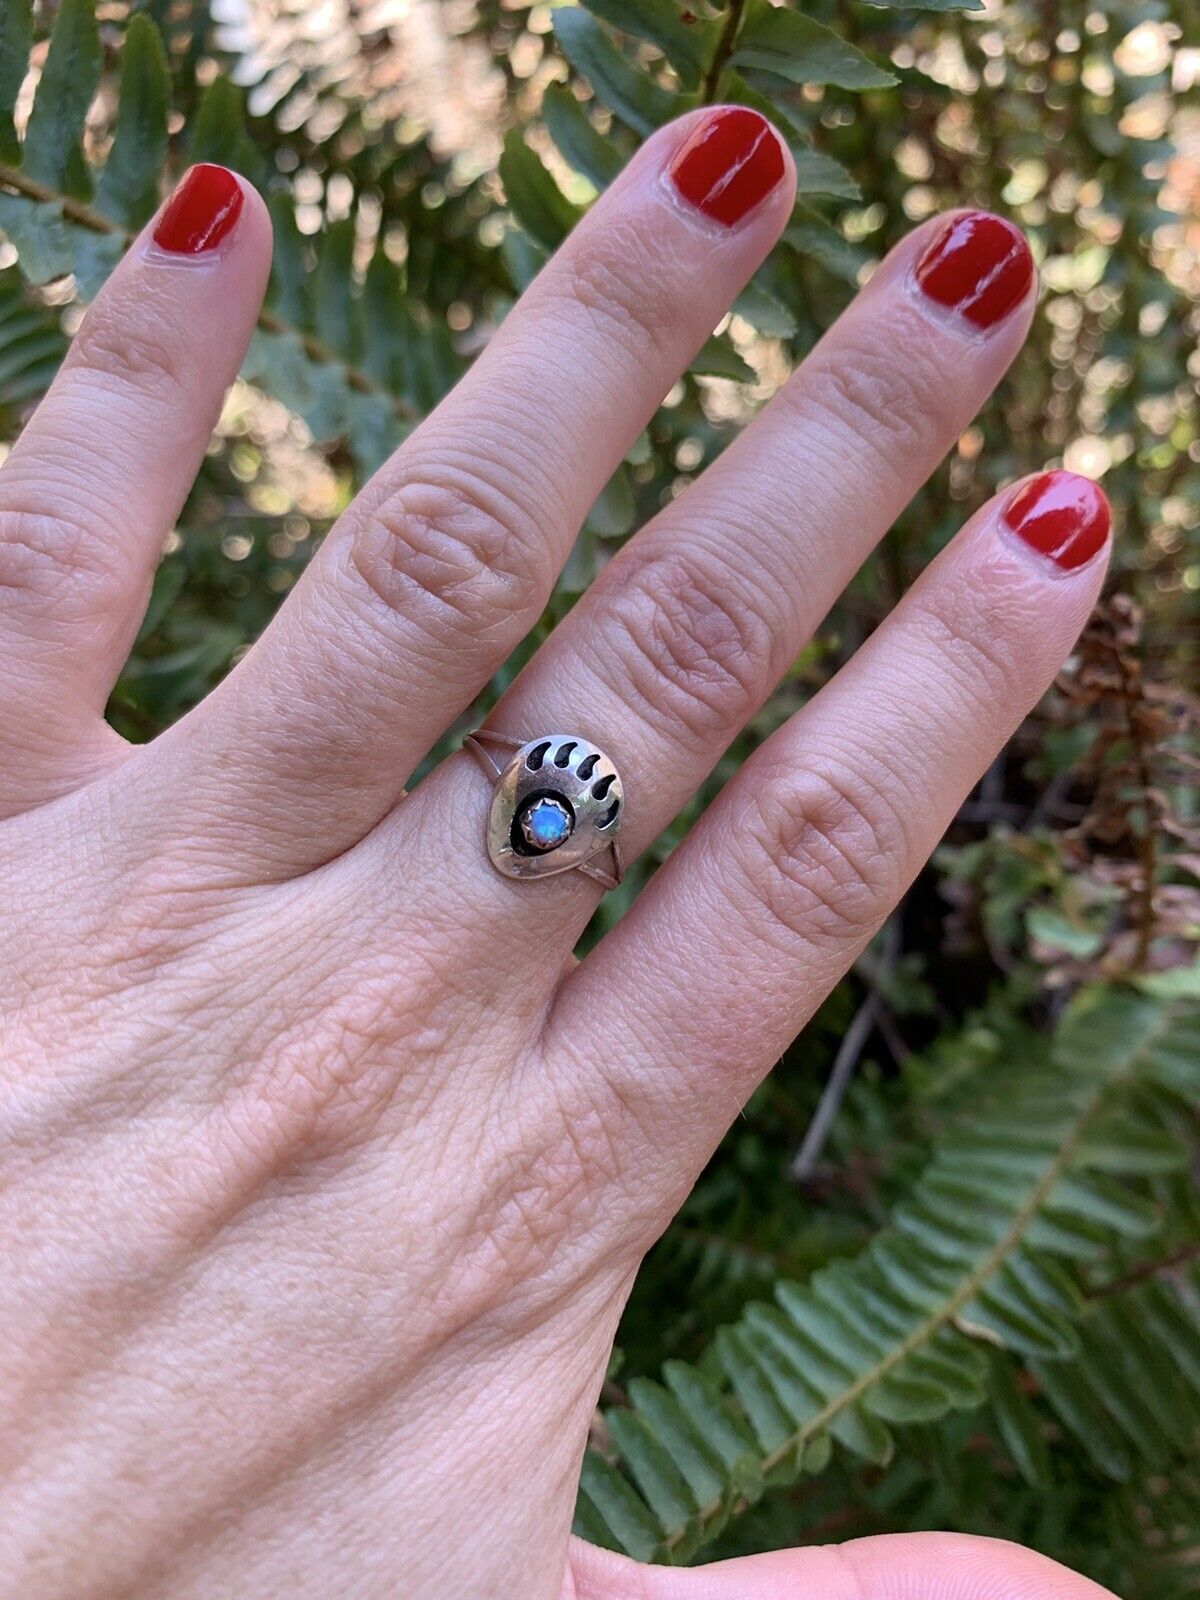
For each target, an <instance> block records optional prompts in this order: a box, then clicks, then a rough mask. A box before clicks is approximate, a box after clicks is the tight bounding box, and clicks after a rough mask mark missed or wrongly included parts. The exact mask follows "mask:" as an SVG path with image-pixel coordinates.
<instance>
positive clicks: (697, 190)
mask: <svg viewBox="0 0 1200 1600" xmlns="http://www.w3.org/2000/svg"><path fill="white" fill-rule="evenodd" d="M669 171H670V175H671V181H672V182H673V183H674V185H675V187H676V189H678V191H679V193H680V194H681V195H682V196H683V198H684V199H685V200H686V201H687V202H688V204H689V205H693V206H695V207H696V209H697V211H703V213H704V215H705V216H706V217H712V218H713V219H714V220H715V221H716V222H720V223H723V224H724V226H725V227H727V228H732V227H733V226H734V224H735V223H738V222H740V221H741V220H742V218H743V217H744V216H745V215H746V213H747V212H748V211H752V210H753V209H754V207H755V206H756V205H758V203H759V202H760V201H761V200H765V199H766V197H767V196H768V195H769V194H770V192H771V190H772V189H773V188H774V187H775V185H776V184H777V183H778V182H779V180H780V178H782V177H783V150H782V149H781V148H780V144H779V137H778V135H777V134H776V132H775V130H774V129H773V128H772V127H771V124H770V123H769V122H768V121H767V119H766V118H765V117H760V116H759V114H758V112H757V111H747V110H746V109H745V107H744V106H723V107H722V108H721V110H719V111H714V112H713V113H712V114H711V116H707V117H705V119H704V121H703V122H701V123H700V125H699V127H697V128H696V129H694V130H693V132H692V135H691V137H690V138H689V139H687V140H686V141H685V142H684V144H682V145H681V146H680V148H679V149H678V150H677V151H676V152H675V159H674V160H673V161H672V162H671V166H670V168H669Z"/></svg>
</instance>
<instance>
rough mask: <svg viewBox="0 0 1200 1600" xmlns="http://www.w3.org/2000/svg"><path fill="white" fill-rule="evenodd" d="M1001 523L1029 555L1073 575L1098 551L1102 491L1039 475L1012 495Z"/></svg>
mask: <svg viewBox="0 0 1200 1600" xmlns="http://www.w3.org/2000/svg"><path fill="white" fill-rule="evenodd" d="M1004 521H1005V523H1006V524H1007V526H1008V527H1009V528H1011V530H1012V531H1013V533H1015V534H1019V535H1020V537H1021V538H1022V539H1024V541H1025V543H1026V544H1027V545H1029V546H1030V547H1031V548H1032V549H1034V550H1036V551H1038V552H1039V554H1041V555H1044V556H1048V557H1049V558H1050V560H1051V561H1053V562H1054V564H1055V565H1056V566H1058V567H1061V568H1062V569H1063V571H1064V572H1073V571H1074V570H1075V568H1076V567H1082V566H1084V565H1085V564H1086V563H1087V562H1089V561H1090V560H1091V559H1092V557H1093V556H1094V555H1095V554H1096V552H1097V551H1098V550H1100V549H1102V548H1103V546H1104V542H1105V540H1106V539H1107V538H1108V529H1109V523H1110V521H1111V515H1110V512H1109V509H1108V501H1107V500H1106V499H1105V497H1104V493H1103V491H1102V490H1101V489H1099V488H1098V487H1097V485H1096V484H1094V483H1093V482H1092V480H1091V479H1090V478H1081V477H1080V476H1079V474H1078V473H1076V472H1043V473H1042V474H1041V475H1040V476H1039V477H1036V478H1031V479H1030V480H1029V482H1028V483H1023V484H1022V485H1021V487H1020V488H1019V489H1018V490H1017V492H1016V493H1015V494H1014V495H1013V497H1012V499H1011V500H1010V501H1009V502H1008V504H1007V505H1006V506H1005V508H1004Z"/></svg>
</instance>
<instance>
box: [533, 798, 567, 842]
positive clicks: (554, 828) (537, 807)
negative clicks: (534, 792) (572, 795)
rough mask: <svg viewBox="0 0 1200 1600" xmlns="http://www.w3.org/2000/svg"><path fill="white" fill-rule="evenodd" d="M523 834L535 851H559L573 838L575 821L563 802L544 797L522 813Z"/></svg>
mask: <svg viewBox="0 0 1200 1600" xmlns="http://www.w3.org/2000/svg"><path fill="white" fill-rule="evenodd" d="M520 822H521V832H522V834H523V835H524V836H525V840H526V842H527V843H528V844H529V845H530V846H531V848H532V849H534V850H541V851H545V850H557V849H558V847H559V845H560V844H565V843H566V842H567V840H568V839H569V838H570V837H571V829H572V828H573V827H574V820H573V818H572V816H571V813H570V812H569V811H568V810H567V808H566V806H565V805H563V803H562V801H561V800H552V799H549V798H547V797H546V796H542V797H541V798H540V799H537V800H535V801H534V802H533V804H532V805H530V806H529V807H527V809H526V810H525V811H523V812H522V813H521V819H520Z"/></svg>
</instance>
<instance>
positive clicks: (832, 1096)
mask: <svg viewBox="0 0 1200 1600" xmlns="http://www.w3.org/2000/svg"><path fill="white" fill-rule="evenodd" d="M899 951H900V923H899V919H898V918H896V917H892V918H891V919H890V920H889V921H888V922H887V924H886V925H885V927H884V930H883V951H882V953H881V955H880V958H879V965H878V967H877V969H876V974H875V978H874V979H873V980H872V982H871V987H870V990H869V992H868V994H867V997H866V999H865V1000H864V1001H863V1003H862V1005H860V1006H859V1008H858V1010H857V1011H856V1012H855V1013H854V1018H853V1020H852V1022H851V1023H850V1026H849V1027H848V1028H847V1029H846V1032H845V1035H844V1037H843V1039H842V1042H841V1044H840V1045H839V1046H838V1053H837V1055H836V1056H835V1057H834V1061H833V1067H832V1068H831V1070H830V1073H829V1077H828V1080H827V1081H826V1084H825V1087H824V1089H823V1090H822V1091H821V1098H820V1100H819V1101H818V1103H817V1109H816V1111H815V1112H814V1113H813V1119H812V1121H811V1122H810V1123H809V1125H808V1131H807V1132H806V1133H805V1135H804V1139H803V1141H802V1143H801V1145H800V1148H799V1150H797V1151H796V1154H795V1155H794V1156H793V1157H792V1165H791V1169H790V1171H791V1176H792V1178H793V1180H794V1181H795V1182H796V1183H805V1182H807V1180H808V1179H809V1178H811V1177H812V1175H813V1171H814V1169H815V1167H816V1165H817V1162H818V1161H819V1160H820V1157H821V1151H822V1150H823V1149H824V1148H825V1141H826V1139H827V1138H828V1137H829V1133H830V1130H831V1129H832V1127H833V1124H834V1121H835V1119H836V1117H837V1114H838V1112H839V1111H840V1110H841V1107H842V1101H843V1100H844V1099H845V1097H846V1090H847V1089H848V1088H849V1087H850V1079H851V1078H852V1077H853V1076H854V1069H855V1067H856V1066H857V1065H858V1062H859V1058H860V1057H861V1055H862V1053H863V1049H864V1048H865V1046H866V1043H867V1040H868V1039H869V1038H870V1037H871V1032H872V1030H873V1028H874V1027H875V1025H876V1023H877V1022H878V1021H879V1016H880V1013H881V1012H882V1010H883V1000H882V999H881V997H880V994H879V989H878V987H877V983H878V980H879V979H880V978H886V976H887V975H888V973H889V972H891V970H892V968H893V967H894V966H895V965H896V957H897V955H898V954H899Z"/></svg>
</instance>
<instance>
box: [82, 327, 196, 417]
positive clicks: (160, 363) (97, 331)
mask: <svg viewBox="0 0 1200 1600" xmlns="http://www.w3.org/2000/svg"><path fill="white" fill-rule="evenodd" d="M64 372H66V373H70V374H72V375H73V377H74V378H75V379H76V380H77V381H78V380H80V379H82V380H84V381H87V380H88V379H89V378H94V379H95V380H96V381H98V382H100V383H101V384H102V385H103V386H104V389H105V391H106V394H107V395H109V396H111V394H112V392H113V391H114V390H120V389H124V390H128V391H129V392H130V393H131V394H132V395H133V396H134V397H135V398H136V399H137V401H138V403H139V405H144V404H145V401H146V399H147V398H151V399H154V400H157V401H159V402H160V403H162V402H172V401H178V402H183V403H186V405H187V406H188V409H189V411H190V410H191V409H192V408H194V405H195V393H194V386H193V384H192V383H191V382H190V381H189V379H188V377H187V375H186V374H185V371H184V367H183V365H182V363H181V359H180V347H179V338H178V334H177V333H176V332H175V331H174V330H173V328H172V326H171V324H170V323H169V322H168V321H166V320H164V319H163V317H162V316H161V314H158V315H156V314H155V312H154V310H153V307H152V306H147V305H146V304H144V303H143V304H137V305H135V304H133V303H129V304H128V305H122V304H120V303H118V304H117V305H116V306H114V305H113V304H112V303H111V302H108V303H106V304H105V306H104V307H103V308H100V307H97V308H96V310H95V311H93V312H92V313H91V314H90V315H89V316H86V317H85V318H84V319H83V323H82V325H81V326H80V329H79V332H78V333H77V334H76V335H75V338H74V341H73V342H72V345H71V350H70V354H69V356H68V358H67V361H66V364H65V366H64Z"/></svg>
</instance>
